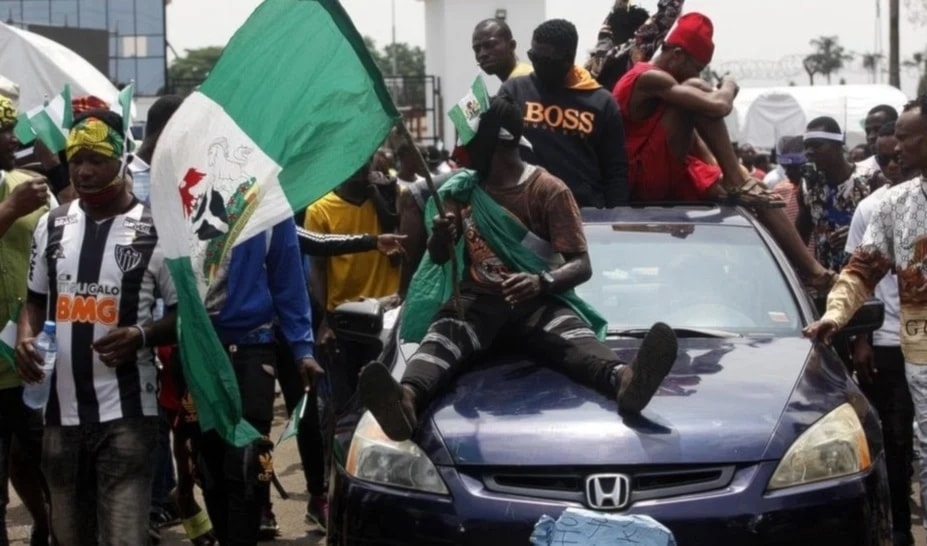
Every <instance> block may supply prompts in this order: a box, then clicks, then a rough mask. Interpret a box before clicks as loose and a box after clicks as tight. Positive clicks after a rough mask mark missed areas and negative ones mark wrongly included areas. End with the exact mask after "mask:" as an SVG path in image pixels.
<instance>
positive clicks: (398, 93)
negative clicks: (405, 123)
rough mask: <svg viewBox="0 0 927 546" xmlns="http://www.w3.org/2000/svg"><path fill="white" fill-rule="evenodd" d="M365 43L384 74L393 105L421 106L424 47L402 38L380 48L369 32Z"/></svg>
mask: <svg viewBox="0 0 927 546" xmlns="http://www.w3.org/2000/svg"><path fill="white" fill-rule="evenodd" d="M364 43H365V44H366V45H367V50H368V51H370V55H371V57H373V60H374V61H375V62H376V63H377V66H378V67H379V68H380V72H381V73H382V74H383V76H384V78H386V84H387V87H388V88H389V90H390V94H391V95H392V96H393V101H395V102H396V106H398V107H400V108H401V109H402V108H424V107H425V51H424V50H423V49H422V48H420V47H417V46H415V47H413V46H410V45H409V44H407V43H404V42H397V43H396V44H395V45H394V44H387V45H386V46H384V47H383V49H382V50H380V49H378V48H377V44H376V42H375V41H374V40H373V38H370V37H369V36H364ZM394 54H395V56H394ZM394 67H395V70H394Z"/></svg>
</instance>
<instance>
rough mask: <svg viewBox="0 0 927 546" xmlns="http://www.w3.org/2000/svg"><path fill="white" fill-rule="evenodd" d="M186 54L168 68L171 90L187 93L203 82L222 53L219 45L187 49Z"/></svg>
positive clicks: (182, 93) (181, 93)
mask: <svg viewBox="0 0 927 546" xmlns="http://www.w3.org/2000/svg"><path fill="white" fill-rule="evenodd" d="M186 53H187V54H186V56H184V57H180V58H178V59H176V60H175V61H174V62H173V63H171V66H170V67H168V69H167V74H168V78H169V80H170V86H171V91H172V92H173V93H177V94H179V95H186V94H188V93H190V92H191V91H193V89H194V88H195V87H196V86H197V85H199V84H201V83H203V80H205V79H206V76H208V75H209V72H210V71H211V70H212V67H214V66H215V65H216V62H217V61H218V60H219V56H220V55H221V54H222V48H221V47H218V46H210V47H202V48H199V49H188V50H186Z"/></svg>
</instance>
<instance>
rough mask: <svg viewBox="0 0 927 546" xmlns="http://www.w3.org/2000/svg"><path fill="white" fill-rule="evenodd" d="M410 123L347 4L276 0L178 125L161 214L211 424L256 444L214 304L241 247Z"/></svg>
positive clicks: (161, 181)
mask: <svg viewBox="0 0 927 546" xmlns="http://www.w3.org/2000/svg"><path fill="white" fill-rule="evenodd" d="M398 120H399V113H398V112H397V110H396V108H395V106H394V105H393V102H392V100H391V98H390V96H389V94H388V92H387V90H386V86H385V85H384V83H383V79H382V76H381V75H380V72H379V70H378V69H377V67H376V65H375V64H374V62H373V59H372V58H371V57H370V55H369V53H368V52H367V49H366V47H365V45H364V41H363V39H362V38H361V36H360V34H359V33H358V32H357V30H356V29H355V28H354V26H353V24H352V23H351V20H350V19H349V18H348V16H347V14H346V13H345V12H344V10H343V8H342V7H341V5H340V4H339V3H338V2H337V1H336V0H266V1H265V2H264V3H263V4H261V5H260V6H259V7H258V8H257V10H255V12H254V13H253V14H252V15H251V17H250V18H249V19H248V21H247V22H245V24H244V26H242V27H241V28H240V29H239V30H238V32H237V33H236V34H235V35H234V36H233V37H232V39H231V41H230V42H229V44H228V46H226V48H225V51H224V52H223V54H222V57H221V58H220V59H219V62H218V63H217V64H216V66H215V68H213V70H212V72H211V73H210V75H209V78H208V79H207V80H206V81H205V82H204V83H203V85H202V86H201V87H200V89H199V90H198V91H195V92H194V93H193V94H191V95H190V96H189V97H188V98H187V99H186V100H185V101H184V103H183V105H182V106H181V107H180V109H179V110H178V111H177V112H176V113H175V114H174V116H173V117H172V118H171V121H170V123H169V124H168V126H167V127H166V128H165V131H164V133H163V134H162V135H161V138H160V140H159V143H158V148H157V151H156V153H155V156H154V159H153V164H152V169H151V174H152V180H151V201H152V204H151V209H152V213H153V215H154V221H155V224H156V227H157V230H158V234H159V236H160V241H161V245H162V246H163V248H164V253H165V256H166V258H167V264H168V267H169V268H170V272H171V276H172V277H173V279H174V283H175V285H176V288H177V296H178V301H179V303H178V333H179V338H180V339H179V344H180V349H181V356H182V358H183V365H184V366H183V367H184V373H185V376H186V379H187V383H188V384H189V387H190V390H191V392H192V393H193V396H194V398H195V400H196V404H197V408H198V410H199V420H200V425H201V426H202V427H203V428H204V429H205V430H211V429H214V430H216V431H218V432H219V434H221V435H222V436H223V437H224V438H225V439H226V440H227V441H229V442H231V443H234V444H235V445H238V446H241V445H245V444H246V443H248V442H249V441H252V440H254V439H257V438H258V437H259V435H258V433H257V431H256V430H254V428H253V427H251V426H250V425H249V424H248V423H247V422H245V421H243V420H242V416H241V399H240V396H239V391H238V385H237V383H236V380H235V374H234V373H233V371H232V368H231V365H230V364H229V360H228V358H227V356H226V354H225V351H224V350H223V347H222V345H221V344H220V342H219V339H218V337H217V336H216V334H215V331H214V330H213V328H212V325H211V322H210V319H209V316H208V314H207V311H206V308H205V307H204V305H203V301H204V298H205V297H206V295H207V292H208V290H209V288H210V286H211V285H212V284H213V283H214V282H215V281H216V280H217V277H216V275H217V273H218V272H219V271H220V270H221V268H222V264H223V263H224V261H226V260H227V259H228V257H229V253H230V252H231V251H232V249H233V247H234V246H235V245H236V244H239V243H241V242H243V241H246V240H247V239H249V238H250V237H253V236H256V235H259V234H262V233H263V232H265V231H266V230H268V229H270V228H271V227H273V226H274V225H276V224H278V223H279V222H281V221H283V220H285V219H287V218H289V217H291V216H292V215H293V213H294V211H297V210H301V209H302V208H304V207H306V206H307V205H309V204H310V203H312V202H313V201H315V200H316V199H318V198H319V197H321V196H323V195H324V194H326V193H328V192H329V191H331V190H332V189H334V187H335V186H337V185H338V184H340V183H341V182H343V181H344V180H346V179H347V178H348V177H349V176H350V175H351V174H353V173H354V172H355V171H356V170H357V169H358V168H359V167H360V166H361V165H362V164H363V163H364V162H365V161H367V160H368V159H369V158H370V156H371V155H372V154H373V153H374V151H376V149H377V147H378V146H379V145H380V144H381V143H382V142H383V140H384V139H385V138H386V136H387V134H388V133H389V130H390V128H391V127H392V126H393V125H394V124H395V123H396V122H397V121H398Z"/></svg>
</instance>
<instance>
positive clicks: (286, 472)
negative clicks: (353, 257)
mask: <svg viewBox="0 0 927 546" xmlns="http://www.w3.org/2000/svg"><path fill="white" fill-rule="evenodd" d="M285 420H286V415H285V409H284V407H283V399H282V397H279V396H278V398H277V405H276V417H275V419H274V431H273V434H272V436H271V438H273V439H274V440H276V439H277V438H279V437H280V431H281V429H282V428H283V425H284V422H285ZM274 460H275V467H276V470H277V474H278V476H279V477H280V481H281V483H283V486H284V488H285V489H286V490H287V491H288V492H289V493H290V498H289V499H288V500H283V499H281V498H280V497H279V496H278V495H277V493H276V491H274V492H273V493H272V497H271V499H272V501H273V503H274V512H275V513H276V515H277V523H278V524H279V525H280V531H281V535H280V536H279V537H278V538H277V540H276V541H275V542H273V543H270V542H266V543H264V544H279V545H297V544H298V545H301V546H306V545H309V546H323V545H324V544H325V536H324V534H323V533H322V532H321V530H320V529H319V528H318V527H316V526H314V525H310V524H308V523H306V522H305V520H304V516H305V513H306V502H307V501H308V498H307V495H306V484H305V480H304V479H303V477H302V468H301V465H300V463H299V454H298V453H297V450H296V442H295V441H293V440H289V441H288V442H285V443H283V444H282V445H280V446H279V448H278V449H277V451H276V453H275V456H274ZM10 495H11V496H12V498H11V499H10V500H11V502H10V510H9V513H8V516H7V523H8V530H9V533H10V539H11V543H12V544H17V545H20V544H28V540H27V537H28V536H29V525H30V523H31V519H30V518H29V514H28V512H26V510H25V509H24V508H23V506H22V504H21V503H20V502H19V499H18V498H17V497H16V496H15V492H14V491H13V490H12V488H10ZM918 498H919V493H918V491H917V485H916V484H915V491H914V495H913V497H912V512H913V514H914V521H912V527H913V529H914V536H915V539H916V546H927V538H925V531H924V529H923V528H922V527H921V519H920V517H919V514H920V508H919V507H917V506H916V505H915V499H918ZM201 504H202V501H201ZM161 544H163V545H165V546H181V545H189V544H190V543H189V542H188V541H186V540H185V538H184V535H183V530H182V529H181V527H180V526H176V527H172V528H170V529H164V530H163V531H162V542H161Z"/></svg>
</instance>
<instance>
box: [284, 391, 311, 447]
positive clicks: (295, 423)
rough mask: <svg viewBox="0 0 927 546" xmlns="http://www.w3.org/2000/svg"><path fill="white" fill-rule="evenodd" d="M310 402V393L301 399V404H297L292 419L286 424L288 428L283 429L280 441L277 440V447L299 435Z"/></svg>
mask: <svg viewBox="0 0 927 546" xmlns="http://www.w3.org/2000/svg"><path fill="white" fill-rule="evenodd" d="M308 402H309V393H308V392H307V393H305V394H303V397H302V398H300V399H299V403H298V404H296V408H294V409H293V413H292V414H291V415H290V419H289V420H288V421H287V422H286V426H285V427H283V432H281V433H280V439H279V440H277V445H278V446H279V445H280V444H281V443H283V442H285V441H286V440H289V439H290V438H292V437H294V436H296V435H297V434H299V423H300V422H301V421H302V420H303V417H304V416H305V415H306V404H307V403H308Z"/></svg>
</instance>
